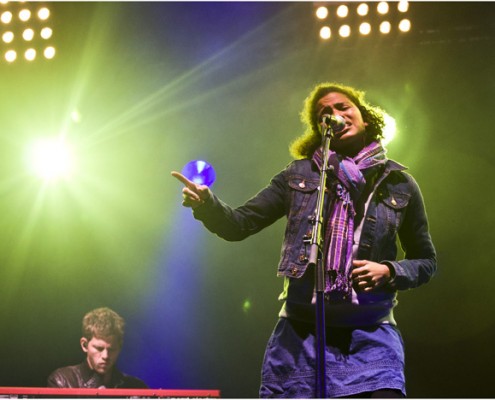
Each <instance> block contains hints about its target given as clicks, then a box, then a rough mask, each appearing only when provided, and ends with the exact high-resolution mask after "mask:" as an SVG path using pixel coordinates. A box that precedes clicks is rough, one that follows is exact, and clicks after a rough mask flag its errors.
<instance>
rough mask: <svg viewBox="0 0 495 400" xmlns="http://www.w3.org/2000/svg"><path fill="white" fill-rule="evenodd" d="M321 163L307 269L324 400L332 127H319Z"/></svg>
mask: <svg viewBox="0 0 495 400" xmlns="http://www.w3.org/2000/svg"><path fill="white" fill-rule="evenodd" d="M321 128H322V136H323V138H322V147H323V162H322V165H321V169H320V186H319V190H318V199H317V203H316V209H315V214H314V216H313V219H312V223H313V229H312V235H311V248H310V254H309V261H308V267H310V266H314V267H315V288H316V398H320V399H324V398H326V397H327V393H326V363H325V344H326V338H325V262H324V260H325V257H324V255H323V241H324V237H323V205H324V203H325V188H326V184H327V173H328V171H329V170H333V167H330V169H328V152H329V151H330V140H331V138H332V136H333V130H332V126H331V124H328V126H327V125H326V124H325V123H322V124H321Z"/></svg>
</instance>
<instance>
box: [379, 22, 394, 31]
mask: <svg viewBox="0 0 495 400" xmlns="http://www.w3.org/2000/svg"><path fill="white" fill-rule="evenodd" d="M391 30H392V25H391V24H390V22H388V21H383V22H382V23H381V24H380V32H381V33H390V31H391Z"/></svg>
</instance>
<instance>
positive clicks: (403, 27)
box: [399, 19, 411, 32]
mask: <svg viewBox="0 0 495 400" xmlns="http://www.w3.org/2000/svg"><path fill="white" fill-rule="evenodd" d="M399 30H400V31H401V32H409V31H410V30H411V21H409V20H408V19H403V20H402V21H400V22H399Z"/></svg>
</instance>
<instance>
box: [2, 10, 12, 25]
mask: <svg viewBox="0 0 495 400" xmlns="http://www.w3.org/2000/svg"><path fill="white" fill-rule="evenodd" d="M0 20H1V21H2V22H3V23H4V24H9V23H10V22H11V21H12V13H11V12H10V11H4V12H3V13H2V16H0Z"/></svg>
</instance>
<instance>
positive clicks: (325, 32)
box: [320, 26, 332, 40]
mask: <svg viewBox="0 0 495 400" xmlns="http://www.w3.org/2000/svg"><path fill="white" fill-rule="evenodd" d="M331 36H332V31H331V30H330V27H329V26H323V27H322V28H321V29H320V37H321V38H322V39H325V40H327V39H330V37H331Z"/></svg>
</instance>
